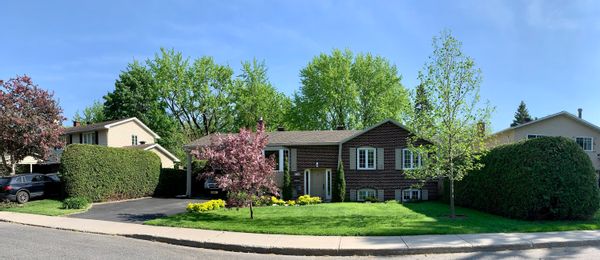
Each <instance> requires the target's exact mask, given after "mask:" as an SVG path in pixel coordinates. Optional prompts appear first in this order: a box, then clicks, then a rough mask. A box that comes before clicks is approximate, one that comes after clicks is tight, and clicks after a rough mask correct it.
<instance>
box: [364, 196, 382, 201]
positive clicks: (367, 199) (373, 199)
mask: <svg viewBox="0 0 600 260" xmlns="http://www.w3.org/2000/svg"><path fill="white" fill-rule="evenodd" d="M365 202H379V200H378V199H377V198H376V197H371V196H369V197H366V198H365Z"/></svg>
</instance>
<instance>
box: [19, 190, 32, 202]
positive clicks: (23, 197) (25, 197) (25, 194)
mask: <svg viewBox="0 0 600 260" xmlns="http://www.w3.org/2000/svg"><path fill="white" fill-rule="evenodd" d="M28 201H29V193H28V192H26V191H24V190H22V191H19V192H17V203H19V204H23V203H27V202H28Z"/></svg>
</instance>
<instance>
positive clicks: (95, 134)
mask: <svg viewBox="0 0 600 260" xmlns="http://www.w3.org/2000/svg"><path fill="white" fill-rule="evenodd" d="M94 143H96V144H98V131H96V132H94Z"/></svg>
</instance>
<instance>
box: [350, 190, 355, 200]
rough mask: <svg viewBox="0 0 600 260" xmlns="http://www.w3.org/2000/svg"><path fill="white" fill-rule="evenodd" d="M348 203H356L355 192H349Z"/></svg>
mask: <svg viewBox="0 0 600 260" xmlns="http://www.w3.org/2000/svg"><path fill="white" fill-rule="evenodd" d="M350 201H356V190H350Z"/></svg>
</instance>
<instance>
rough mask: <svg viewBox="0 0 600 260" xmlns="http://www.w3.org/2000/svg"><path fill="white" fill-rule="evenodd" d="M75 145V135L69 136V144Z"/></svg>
mask: <svg viewBox="0 0 600 260" xmlns="http://www.w3.org/2000/svg"><path fill="white" fill-rule="evenodd" d="M72 143H73V135H69V144H72Z"/></svg>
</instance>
